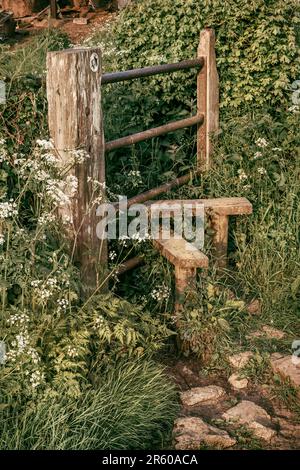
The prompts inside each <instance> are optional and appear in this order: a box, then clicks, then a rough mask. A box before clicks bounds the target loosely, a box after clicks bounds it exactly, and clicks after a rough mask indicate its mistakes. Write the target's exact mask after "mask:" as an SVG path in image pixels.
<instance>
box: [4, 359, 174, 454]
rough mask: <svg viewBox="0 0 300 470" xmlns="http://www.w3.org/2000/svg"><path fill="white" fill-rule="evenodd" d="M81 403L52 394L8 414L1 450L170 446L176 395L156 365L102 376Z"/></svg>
mask: <svg viewBox="0 0 300 470" xmlns="http://www.w3.org/2000/svg"><path fill="white" fill-rule="evenodd" d="M98 382H99V383H98V384H97V387H96V388H95V389H92V388H90V389H88V390H87V391H86V392H85V393H84V394H83V395H82V396H81V397H80V398H79V399H78V400H75V399H68V398H64V397H63V396H57V395H53V394H51V392H50V393H46V394H45V395H44V398H43V399H42V400H40V401H39V402H38V401H37V402H36V403H34V404H33V403H32V404H27V406H26V407H24V408H23V410H22V411H21V412H20V410H19V409H18V410H15V411H14V412H12V410H9V411H8V410H5V409H4V410H2V412H1V415H2V416H1V418H0V448H1V449H6V450H7V449H9V450H11V449H12V450H19V449H21V450H36V449H41V450H43V449H54V450H70V449H72V450H96V449H109V450H114V449H118V450H125V449H149V448H159V447H160V446H162V445H164V444H165V443H166V440H167V439H168V438H169V433H170V431H171V428H172V424H173V421H174V418H175V416H176V413H177V411H178V406H177V401H176V392H175V389H174V386H173V385H172V384H171V382H169V380H168V379H167V377H166V376H165V375H164V373H163V371H162V369H161V368H159V367H158V366H157V365H155V364H154V363H153V362H145V361H138V362H130V363H125V364H124V363H123V364H119V365H118V366H116V368H115V369H114V370H110V371H108V372H107V373H106V374H105V376H103V377H99V379H98Z"/></svg>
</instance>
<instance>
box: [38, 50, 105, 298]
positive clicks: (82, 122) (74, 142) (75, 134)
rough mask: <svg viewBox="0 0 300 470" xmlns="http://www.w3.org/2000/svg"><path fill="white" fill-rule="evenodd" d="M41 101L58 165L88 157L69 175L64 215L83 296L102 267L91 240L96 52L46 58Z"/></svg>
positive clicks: (99, 153)
mask: <svg viewBox="0 0 300 470" xmlns="http://www.w3.org/2000/svg"><path fill="white" fill-rule="evenodd" d="M47 96H48V110H49V111H48V112H49V130H50V136H51V138H52V140H53V142H54V145H55V148H56V150H57V152H58V153H59V155H60V158H61V160H62V165H63V166H64V167H68V166H70V167H72V163H71V162H72V161H74V150H81V149H82V150H84V151H85V152H86V154H87V155H88V157H87V158H86V159H85V161H84V162H83V163H78V164H76V165H75V166H74V165H73V167H72V168H71V170H70V173H71V174H73V175H75V176H76V177H77V179H78V193H77V197H75V198H74V200H73V202H72V207H71V208H70V211H71V214H72V219H73V227H74V234H75V243H76V251H75V253H76V259H77V261H78V262H79V265H80V268H81V273H82V281H83V284H84V285H85V287H86V290H87V291H93V290H94V289H95V288H97V286H99V283H100V282H101V278H100V277H99V276H100V275H99V272H101V270H102V271H103V270H104V269H105V268H106V263H107V249H106V243H105V242H104V241H101V240H99V239H98V238H97V234H96V224H97V220H96V209H97V205H99V198H101V197H102V196H103V187H104V185H103V183H105V160H104V133H103V121H102V113H101V52H100V49H70V50H65V51H60V52H50V53H48V57H47ZM98 183H100V184H98ZM96 198H98V203H97V202H96V201H95V200H96ZM103 268H104V269H103Z"/></svg>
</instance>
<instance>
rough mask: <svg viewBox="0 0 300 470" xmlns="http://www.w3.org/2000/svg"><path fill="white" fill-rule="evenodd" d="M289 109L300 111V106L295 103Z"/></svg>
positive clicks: (294, 111) (293, 111) (292, 111)
mask: <svg viewBox="0 0 300 470" xmlns="http://www.w3.org/2000/svg"><path fill="white" fill-rule="evenodd" d="M288 111H290V112H291V113H294V114H296V113H299V111H300V106H299V105H298V104H294V105H293V106H291V107H290V108H289V109H288Z"/></svg>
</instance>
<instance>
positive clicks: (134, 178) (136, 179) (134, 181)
mask: <svg viewBox="0 0 300 470" xmlns="http://www.w3.org/2000/svg"><path fill="white" fill-rule="evenodd" d="M128 178H129V180H128V181H129V184H131V185H132V186H133V187H137V186H140V185H141V184H143V180H142V177H141V172H140V171H138V170H131V171H130V172H129V173H128Z"/></svg>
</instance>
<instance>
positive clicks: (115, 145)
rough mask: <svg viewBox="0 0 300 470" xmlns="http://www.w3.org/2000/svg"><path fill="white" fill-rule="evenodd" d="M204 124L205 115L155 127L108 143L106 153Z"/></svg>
mask: <svg viewBox="0 0 300 470" xmlns="http://www.w3.org/2000/svg"><path fill="white" fill-rule="evenodd" d="M203 122H204V115H203V114H198V115H197V116H193V117H191V118H187V119H181V120H180V121H174V122H170V123H169V124H164V125H163V126H160V127H154V128H153V129H149V130H147V131H143V132H138V133H137V134H133V135H129V136H127V137H122V138H121V139H116V140H111V141H110V142H106V144H105V151H106V152H109V151H111V150H116V149H119V148H122V147H127V146H128V145H133V144H136V143H138V142H142V141H143V140H148V139H152V138H153V137H159V136H160V135H164V134H167V133H168V132H174V131H177V130H178V129H184V128H185V127H191V126H194V125H196V124H198V125H201V124H203Z"/></svg>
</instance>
